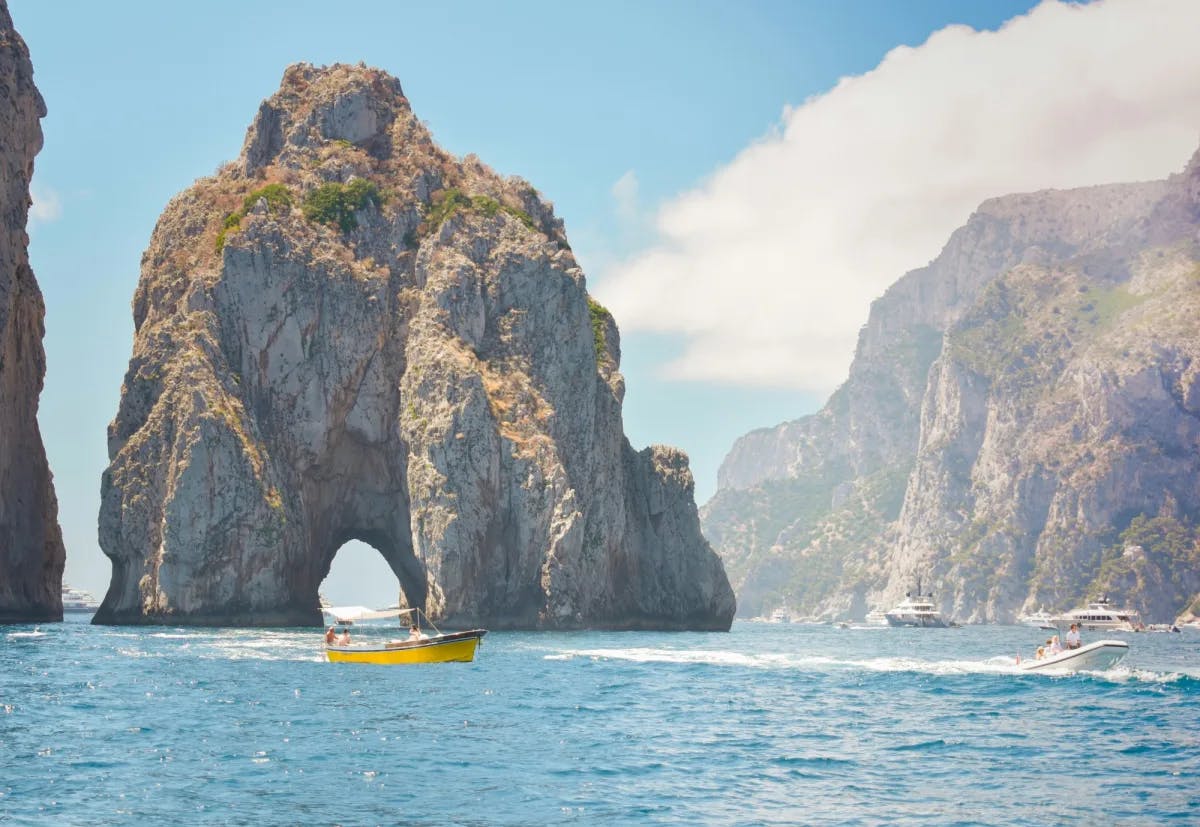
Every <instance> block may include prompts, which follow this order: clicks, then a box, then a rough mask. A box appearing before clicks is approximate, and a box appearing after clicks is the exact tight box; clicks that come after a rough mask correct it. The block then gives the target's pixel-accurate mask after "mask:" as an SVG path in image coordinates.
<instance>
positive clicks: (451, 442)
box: [96, 65, 734, 629]
mask: <svg viewBox="0 0 1200 827" xmlns="http://www.w3.org/2000/svg"><path fill="white" fill-rule="evenodd" d="M134 320H135V325H136V328H137V333H136V337H135V343H134V354H133V358H132V359H131V361H130V367H129V371H128V373H127V375H126V379H125V386H124V388H123V392H122V397H121V407H120V410H119V411H118V414H117V417H116V419H115V420H114V421H113V423H112V425H111V426H110V429H109V453H110V457H111V459H112V462H111V465H110V466H109V469H108V470H107V471H106V472H105V475H104V480H103V491H102V505H101V514H100V538H101V546H102V548H103V549H104V551H105V553H106V554H108V555H109V556H110V557H111V558H112V560H113V582H112V585H111V587H110V589H109V592H108V595H107V596H106V598H105V601H104V603H103V606H102V607H101V610H100V612H99V613H98V614H97V616H96V620H97V622H125V623H155V622H164V621H167V620H169V621H170V622H173V623H212V624H229V623H233V624H254V625H267V624H288V623H313V624H315V623H319V622H320V616H319V613H318V610H317V604H316V589H317V586H318V585H319V583H320V581H321V579H322V578H323V577H324V575H325V573H327V572H328V569H329V565H330V562H331V560H332V558H333V555H334V554H335V553H336V551H337V549H338V548H340V546H341V545H342V543H344V542H345V541H346V540H347V539H350V538H352V537H354V538H359V539H363V540H364V541H366V542H368V543H369V544H371V545H372V546H374V547H375V548H377V549H378V550H379V551H380V553H381V554H383V556H384V557H385V559H387V560H388V561H389V564H390V565H391V566H392V568H393V570H394V571H395V572H396V573H397V576H398V577H399V578H400V579H401V581H402V582H403V583H404V584H405V589H406V594H408V593H410V590H411V594H410V598H411V597H413V596H416V595H419V604H420V605H421V606H422V608H424V609H425V610H426V611H427V612H428V613H429V614H430V615H431V616H433V617H434V618H437V619H441V620H445V621H447V622H448V623H450V624H454V623H460V624H472V625H474V624H480V625H483V624H486V625H489V626H491V627H492V628H503V627H520V628H530V627H553V628H563V627H579V626H606V627H654V628H721V629H727V628H728V627H729V623H730V621H731V619H732V615H733V609H734V604H733V594H732V591H731V590H730V588H729V584H728V581H727V579H726V578H725V574H724V570H723V569H722V567H721V564H720V561H719V560H718V558H717V557H716V555H715V554H714V553H713V552H712V550H711V548H709V546H708V544H707V543H706V542H705V541H704V539H703V537H701V535H700V531H699V521H698V518H697V515H696V508H695V503H694V499H693V485H692V478H691V473H690V472H689V471H688V468H687V459H686V457H685V456H684V455H683V454H681V453H680V452H678V451H675V450H674V449H670V448H663V447H654V448H649V449H646V450H643V451H641V452H635V451H634V450H633V449H632V448H631V447H630V445H629V443H628V441H627V440H626V439H625V438H624V436H623V434H622V432H621V430H622V429H621V411H620V405H621V399H622V397H623V394H624V380H623V379H622V377H621V374H620V373H619V372H618V370H617V368H618V365H619V361H620V345H619V338H618V333H617V328H616V325H615V323H614V322H613V320H612V317H611V316H610V315H608V314H607V312H606V311H604V310H603V308H600V307H599V305H597V304H595V303H594V302H592V301H591V300H590V298H589V297H588V294H587V289H586V285H585V281H584V277H583V273H582V271H581V270H580V269H579V267H578V265H577V263H576V262H575V260H574V257H573V255H572V254H571V252H570V248H569V245H568V244H567V241H566V236H565V234H564V232H563V228H562V223H561V221H559V220H558V219H557V218H556V217H555V216H554V214H553V211H552V210H551V208H550V206H549V205H548V204H546V203H545V202H543V201H542V200H541V198H540V197H539V196H538V194H537V193H536V192H535V191H534V190H533V189H532V188H531V187H530V186H529V185H528V184H526V183H525V182H523V181H520V180H518V179H502V178H500V177H499V176H497V175H496V174H495V173H493V172H492V171H491V170H489V169H488V168H487V167H485V166H483V165H482V164H481V163H479V162H478V161H477V160H475V159H473V158H467V159H465V160H463V161H457V160H455V159H453V158H452V157H450V156H448V155H447V154H445V153H444V152H442V151H441V150H440V149H439V148H437V147H436V146H435V145H434V144H433V142H432V140H431V139H430V137H429V135H428V133H427V131H426V130H425V128H424V127H423V126H422V125H421V124H420V122H419V121H418V120H417V119H416V118H415V117H414V116H413V114H412V111H411V110H410V108H409V106H408V101H407V100H406V99H405V98H404V96H403V94H402V93H401V90H400V86H399V83H398V82H397V81H396V80H395V79H394V78H390V77H388V76H387V75H385V74H383V73H382V72H378V71H376V70H371V69H367V68H364V67H347V66H334V67H329V68H325V69H316V68H313V67H311V66H306V65H298V66H293V67H291V68H290V69H289V70H288V71H287V73H286V74H285V76H284V81H283V85H282V87H281V89H280V91H279V92H278V93H277V94H276V95H275V96H273V97H272V98H271V99H270V100H268V101H267V102H265V103H264V104H263V106H262V108H261V110H260V112H259V116H258V118H257V119H256V121H255V124H254V126H252V127H251V129H250V132H249V134H248V135H247V138H246V144H245V149H244V150H243V153H242V156H241V158H239V159H238V161H237V162H236V163H235V164H232V165H228V166H227V167H225V168H223V169H222V170H221V171H220V172H219V173H218V174H217V175H216V176H214V177H213V178H208V179H203V180H201V181H198V182H197V183H196V184H195V185H194V186H193V187H192V188H190V189H189V190H187V191H186V192H184V193H182V194H181V195H179V196H178V197H176V198H175V199H173V200H172V202H171V203H170V204H169V205H168V207H167V209H166V210H165V212H164V213H163V216H162V218H161V219H160V220H159V223H158V226H157V227H156V229H155V231H154V235H153V237H152V239H151V243H150V247H149V249H148V250H147V252H146V255H145V257H144V264H143V271H142V277H141V280H140V282H139V285H138V290H137V293H136V295H135V297H134Z"/></svg>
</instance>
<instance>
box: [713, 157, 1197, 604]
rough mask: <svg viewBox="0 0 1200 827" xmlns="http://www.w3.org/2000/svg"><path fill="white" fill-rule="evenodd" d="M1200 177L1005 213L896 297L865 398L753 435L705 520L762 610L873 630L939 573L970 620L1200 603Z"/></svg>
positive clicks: (848, 391)
mask: <svg viewBox="0 0 1200 827" xmlns="http://www.w3.org/2000/svg"><path fill="white" fill-rule="evenodd" d="M1198 166H1200V165H1198V163H1197V161H1196V160H1195V159H1193V161H1192V163H1191V164H1189V166H1188V168H1187V170H1186V171H1185V172H1184V173H1182V174H1180V175H1176V176H1173V177H1172V178H1171V179H1169V180H1167V181H1160V182H1150V183H1143V184H1124V185H1110V186H1103V187H1089V188H1084V189H1079V190H1071V191H1047V192H1039V193H1032V194H1025V195H1015V196H1006V197H1003V198H997V199H992V200H990V201H988V202H985V203H984V204H983V205H981V207H980V208H979V210H978V211H977V212H976V213H975V215H973V216H972V217H971V218H970V220H969V221H968V222H967V224H966V226H964V227H963V228H961V229H960V230H958V231H957V232H955V234H954V235H953V236H952V237H951V239H950V241H949V243H948V244H947V246H946V248H945V249H944V250H943V251H942V253H941V255H939V257H938V258H937V259H936V260H935V261H934V262H932V263H931V264H930V265H929V266H928V267H926V268H922V269H921V270H917V271H914V272H913V273H909V274H908V275H907V276H905V277H904V278H903V279H901V280H900V281H899V282H898V283H897V284H896V285H895V286H893V287H892V288H891V289H890V290H889V291H888V292H887V294H886V295H885V296H883V297H882V298H881V299H879V300H878V301H877V302H875V304H874V305H873V306H872V309H871V316H870V320H869V321H868V324H867V326H866V327H865V328H864V329H863V331H862V333H861V335H860V339H859V346H858V350H857V353H856V357H855V361H854V364H853V366H852V367H851V371H850V377H849V379H848V380H847V382H846V384H845V385H843V387H842V388H840V389H839V390H838V391H837V392H836V393H835V394H834V395H833V397H832V398H831V399H830V402H829V403H828V404H827V405H826V407H825V408H824V409H823V410H822V411H821V412H819V413H818V414H816V415H814V416H812V417H807V418H805V419H802V420H798V421H796V422H792V423H786V424H784V425H781V426H779V427H778V428H775V429H765V430H762V431H758V432H754V433H752V434H749V435H747V436H746V437H744V438H743V439H742V440H739V442H738V444H737V445H735V447H734V449H733V451H731V453H730V455H729V457H728V458H727V459H726V462H725V463H724V464H723V466H722V472H721V484H722V490H721V491H719V492H718V494H717V495H716V497H714V499H713V500H712V501H711V502H710V503H709V504H708V505H706V506H705V508H704V510H703V515H704V520H705V529H706V534H707V535H708V536H709V537H710V539H711V540H712V541H713V542H714V545H716V546H717V548H718V549H719V550H720V551H721V553H722V554H723V555H724V556H725V558H726V561H727V565H728V567H729V570H730V572H731V575H732V577H733V578H734V581H735V584H737V585H738V589H739V598H740V602H741V604H742V606H743V609H744V610H746V611H749V612H757V611H761V610H762V609H764V608H766V607H769V606H770V605H772V604H775V603H778V602H792V603H795V604H796V605H797V606H798V607H799V608H801V609H802V610H807V611H812V612H820V613H824V614H826V615H829V616H861V614H862V612H864V611H865V610H866V609H867V608H869V607H870V605H871V604H874V603H883V604H886V603H889V602H891V601H893V600H895V599H897V598H898V597H899V596H901V595H902V594H903V593H904V592H905V591H907V590H908V589H911V588H912V586H913V584H914V581H915V579H916V577H918V576H922V575H923V576H924V582H925V584H926V585H929V584H931V583H932V584H933V586H934V587H935V589H936V590H937V593H938V596H939V598H940V599H941V600H942V603H943V608H945V609H946V610H947V611H950V612H952V613H954V615H955V616H956V618H958V619H960V620H1011V619H1012V617H1013V616H1014V614H1015V613H1016V611H1017V610H1018V609H1020V608H1021V607H1022V606H1025V607H1029V606H1040V605H1044V606H1047V607H1053V608H1058V609H1065V608H1070V607H1071V605H1072V604H1074V603H1075V602H1078V601H1079V600H1081V599H1083V597H1085V596H1086V595H1087V594H1089V593H1094V592H1096V591H1100V590H1110V591H1111V592H1113V594H1114V596H1116V597H1120V598H1122V599H1128V600H1130V601H1131V602H1133V603H1135V605H1137V606H1139V607H1140V608H1141V609H1142V610H1143V611H1144V612H1145V613H1147V615H1148V616H1149V617H1151V618H1153V619H1158V620H1162V619H1169V617H1174V613H1175V612H1177V611H1178V610H1180V609H1181V608H1183V606H1184V605H1186V604H1187V603H1188V602H1189V600H1190V599H1191V595H1193V594H1195V592H1196V591H1197V590H1200V581H1198V580H1197V575H1196V574H1195V565H1194V562H1195V561H1196V560H1198V559H1200V556H1197V555H1196V554H1195V543H1194V539H1195V533H1194V527H1195V525H1196V523H1197V518H1198V517H1200V495H1198V493H1197V489H1196V483H1195V480H1196V479H1197V476H1196V472H1197V471H1200V467H1198V466H1200V461H1198V460H1200V457H1198V455H1197V448H1198V447H1200V440H1198V432H1197V431H1196V430H1195V425H1196V419H1195V407H1194V404H1195V401H1194V400H1193V399H1192V398H1191V396H1190V395H1189V394H1192V393H1193V391H1192V390H1191V388H1192V381H1193V379H1192V377H1193V375H1194V371H1195V368H1194V367H1193V366H1192V365H1193V361H1192V360H1193V355H1194V351H1195V350H1196V348H1197V346H1198V344H1200V341H1198V340H1197V337H1196V334H1195V330H1194V325H1192V324H1190V323H1189V322H1188V321H1187V320H1188V319H1190V318H1194V316H1191V315H1189V314H1191V313H1192V312H1193V308H1194V304H1195V302H1196V300H1197V295H1198V293H1200V288H1198V284H1197V280H1196V278H1197V272H1198V271H1197V263H1198V262H1200V255H1198V254H1197V235H1196V233H1197V228H1198V227H1200V218H1198V216H1200V212H1198V209H1197V204H1198V203H1200V200H1198V199H1197V190H1198V188H1200V175H1198V171H1197V167H1198ZM1151 523H1152V524H1153V525H1155V526H1158V527H1159V528H1160V529H1162V530H1163V531H1166V530H1167V528H1173V529H1178V532H1179V533H1177V534H1174V535H1172V536H1173V537H1175V538H1176V540H1178V542H1176V543H1175V544H1174V546H1172V549H1171V550H1169V551H1168V550H1167V549H1166V546H1165V545H1164V544H1163V542H1160V541H1158V540H1154V541H1153V542H1147V543H1141V544H1139V543H1138V542H1135V540H1138V539H1142V538H1144V537H1145V536H1147V535H1146V531H1147V529H1146V525H1148V524H1151ZM1151 533H1152V534H1153V533H1154V532H1151ZM1159 533H1160V534H1161V533H1162V532H1161V531H1160V532H1159ZM1168 533H1169V532H1168ZM1156 536H1157V535H1156ZM1179 538H1185V539H1179ZM1186 538H1190V539H1186ZM1138 546H1140V547H1141V551H1140V552H1139V551H1134V550H1132V549H1134V548H1135V547H1138ZM1127 547H1128V548H1129V549H1131V551H1130V552H1129V553H1128V554H1127V553H1126V548H1127ZM1122 561H1124V562H1122ZM1189 565H1191V566H1192V568H1191V573H1189V568H1188V567H1189ZM1135 570H1136V571H1140V572H1141V574H1138V575H1135V574H1134V573H1133V572H1134V571H1135ZM1155 583H1158V584H1159V585H1154V584H1155ZM1162 583H1168V584H1174V585H1172V586H1170V587H1169V588H1168V587H1163V586H1162V585H1161V584H1162Z"/></svg>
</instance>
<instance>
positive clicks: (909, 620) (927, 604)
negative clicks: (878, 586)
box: [885, 580, 950, 629]
mask: <svg viewBox="0 0 1200 827" xmlns="http://www.w3.org/2000/svg"><path fill="white" fill-rule="evenodd" d="M885 617H886V618H887V622H888V625H889V626H920V627H923V628H930V629H945V628H946V627H948V626H949V625H950V624H949V623H947V622H946V619H945V618H943V617H942V613H941V612H939V611H938V610H937V607H936V606H934V605H933V595H932V594H921V581H920V580H917V594H916V596H913V593H912V592H909V593H908V594H906V595H905V596H904V600H903V601H901V602H900V605H899V606H897V607H896V608H894V609H892V610H891V611H890V612H887V613H885Z"/></svg>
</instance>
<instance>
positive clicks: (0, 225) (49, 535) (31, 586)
mask: <svg viewBox="0 0 1200 827" xmlns="http://www.w3.org/2000/svg"><path fill="white" fill-rule="evenodd" d="M45 114H46V104H45V103H44V102H43V101H42V96H41V95H40V94H38V90H37V88H36V87H35V86H34V85H33V66H32V65H31V64H30V62H29V51H28V49H26V47H25V41H23V40H22V39H21V36H20V35H19V34H17V32H16V30H15V29H14V28H13V23H12V18H11V17H10V16H9V13H8V5H7V3H5V2H3V0H0V234H2V236H3V238H2V242H0V623H8V622H21V621H44V620H61V619H62V594H61V585H62V572H63V562H64V560H65V558H66V555H65V552H64V551H63V543H62V534H61V532H60V531H59V527H58V500H57V499H56V498H55V496H54V485H53V482H52V480H51V476H50V467H49V465H47V463H46V451H45V449H44V448H43V447H42V435H41V432H40V431H39V430H38V423H37V409H38V396H39V394H41V392H42V380H43V378H44V377H45V375H46V354H45V351H44V350H43V349H42V334H43V332H44V328H43V326H42V319H43V318H44V317H45V314H46V311H45V306H44V305H43V304H42V292H41V290H39V289H38V285H37V281H36V280H35V279H34V277H33V270H31V269H30V268H29V255H28V252H27V248H28V246H29V236H28V235H27V234H26V232H25V223H26V219H27V217H28V214H29V180H30V178H31V177H32V176H33V156H34V155H36V154H37V153H38V150H40V149H41V148H42V128H41V125H40V123H39V120H40V119H41V118H42V117H44V116H45Z"/></svg>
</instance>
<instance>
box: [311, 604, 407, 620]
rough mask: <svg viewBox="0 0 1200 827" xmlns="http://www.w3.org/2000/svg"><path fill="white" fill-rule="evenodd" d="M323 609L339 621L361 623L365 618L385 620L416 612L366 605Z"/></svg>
mask: <svg viewBox="0 0 1200 827" xmlns="http://www.w3.org/2000/svg"><path fill="white" fill-rule="evenodd" d="M321 611H322V612H323V613H325V614H327V615H329V616H330V617H332V618H333V622H334V623H335V624H337V623H359V622H361V621H363V620H384V619H386V618H389V617H401V616H403V615H406V614H410V613H412V612H415V611H416V609H368V608H367V607H366V606H329V607H328V608H324V609H321Z"/></svg>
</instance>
